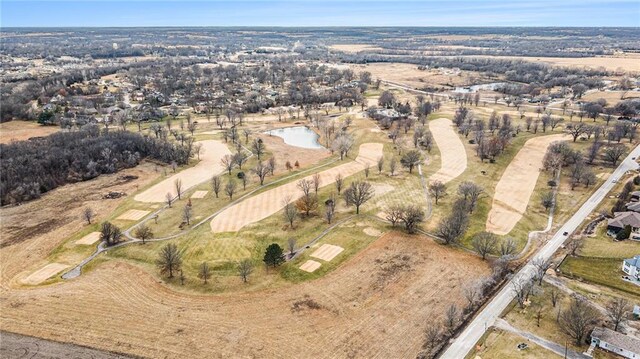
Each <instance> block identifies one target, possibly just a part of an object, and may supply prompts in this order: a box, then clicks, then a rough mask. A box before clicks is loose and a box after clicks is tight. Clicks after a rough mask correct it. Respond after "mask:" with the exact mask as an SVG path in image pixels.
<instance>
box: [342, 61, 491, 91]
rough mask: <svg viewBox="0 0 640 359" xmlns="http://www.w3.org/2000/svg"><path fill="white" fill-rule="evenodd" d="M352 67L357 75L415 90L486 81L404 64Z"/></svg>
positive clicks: (474, 75)
mask: <svg viewBox="0 0 640 359" xmlns="http://www.w3.org/2000/svg"><path fill="white" fill-rule="evenodd" d="M350 67H351V69H352V70H353V71H354V72H356V73H360V72H362V71H369V72H370V73H371V75H372V77H373V78H374V79H376V78H379V79H382V80H386V81H391V82H398V83H402V84H404V85H407V86H410V87H414V88H424V87H438V88H441V87H444V88H452V87H456V86H468V85H474V84H476V83H478V81H480V80H483V79H484V77H483V76H482V75H480V74H478V73H474V72H470V71H461V72H459V73H447V72H445V70H441V69H432V70H418V66H417V65H412V64H404V63H392V62H389V63H371V64H367V65H350Z"/></svg>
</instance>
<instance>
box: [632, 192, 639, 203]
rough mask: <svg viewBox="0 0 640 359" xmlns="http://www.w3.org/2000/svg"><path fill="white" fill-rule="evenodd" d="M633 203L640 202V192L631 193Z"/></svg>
mask: <svg viewBox="0 0 640 359" xmlns="http://www.w3.org/2000/svg"><path fill="white" fill-rule="evenodd" d="M631 202H640V191H633V192H631Z"/></svg>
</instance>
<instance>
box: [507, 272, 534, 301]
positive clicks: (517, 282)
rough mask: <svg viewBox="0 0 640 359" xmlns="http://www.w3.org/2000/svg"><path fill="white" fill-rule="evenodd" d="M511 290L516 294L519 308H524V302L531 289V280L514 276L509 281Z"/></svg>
mask: <svg viewBox="0 0 640 359" xmlns="http://www.w3.org/2000/svg"><path fill="white" fill-rule="evenodd" d="M511 285H512V287H513V291H514V293H515V294H516V300H517V301H518V305H519V306H520V308H524V304H525V303H526V302H527V301H528V300H529V295H530V294H531V291H532V290H533V281H531V280H529V279H525V278H522V277H520V278H516V279H514V280H513V281H512V282H511Z"/></svg>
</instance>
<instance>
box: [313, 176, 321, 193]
mask: <svg viewBox="0 0 640 359" xmlns="http://www.w3.org/2000/svg"><path fill="white" fill-rule="evenodd" d="M311 181H312V182H313V189H314V191H315V193H316V194H318V189H319V188H320V185H321V181H320V174H319V173H315V174H314V175H313V176H312V177H311Z"/></svg>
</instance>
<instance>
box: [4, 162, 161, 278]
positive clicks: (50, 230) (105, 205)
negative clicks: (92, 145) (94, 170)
mask: <svg viewBox="0 0 640 359" xmlns="http://www.w3.org/2000/svg"><path fill="white" fill-rule="evenodd" d="M154 167H155V166H154V165H152V164H148V163H143V164H142V165H140V166H138V167H136V168H131V169H126V170H123V171H120V172H119V173H117V174H112V175H102V176H100V177H97V178H95V179H93V180H90V181H86V182H79V183H74V184H68V185H65V186H62V187H59V188H56V189H55V190H53V191H51V192H48V193H46V194H44V195H43V196H42V198H40V199H38V200H35V201H31V202H28V203H24V204H22V205H20V206H6V207H2V208H0V217H2V236H0V269H1V270H0V273H1V275H0V280H1V282H0V283H1V286H2V288H4V289H6V288H7V287H8V286H9V285H10V284H11V283H19V282H17V281H16V279H18V278H25V277H26V276H28V275H29V274H30V273H32V272H34V271H36V270H38V269H39V268H41V267H43V266H44V265H46V264H48V263H49V262H48V261H45V258H46V257H48V256H49V255H50V254H51V252H52V251H53V250H54V248H56V247H58V246H59V245H60V244H61V243H62V242H63V241H64V240H65V239H67V238H69V236H70V235H72V234H73V233H76V232H78V231H80V230H82V229H84V228H85V226H86V222H84V220H83V219H82V210H83V209H84V208H85V206H89V207H91V208H92V209H93V210H94V211H95V212H96V217H95V218H94V223H96V222H99V221H101V220H104V219H105V218H107V217H108V216H109V215H111V214H112V212H113V211H114V210H115V209H116V208H117V207H118V206H120V205H121V204H122V203H123V201H124V200H125V199H126V198H127V197H121V198H117V199H103V198H102V196H103V195H104V194H106V193H108V192H110V191H113V192H124V193H127V194H132V193H134V192H136V191H137V190H138V188H139V187H143V186H145V185H146V184H148V183H150V182H151V181H153V180H154V179H155V178H156V177H158V176H159V173H157V172H155V171H154ZM124 176H137V177H138V178H137V179H133V180H128V179H125V177H124ZM54 208H55V212H53V211H52V209H54ZM86 234H88V233H85V235H86ZM80 238H82V236H81V237H79V238H78V239H80ZM19 273H21V274H20V275H18V274H19ZM17 275H18V276H17ZM16 276H17V277H16Z"/></svg>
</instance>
